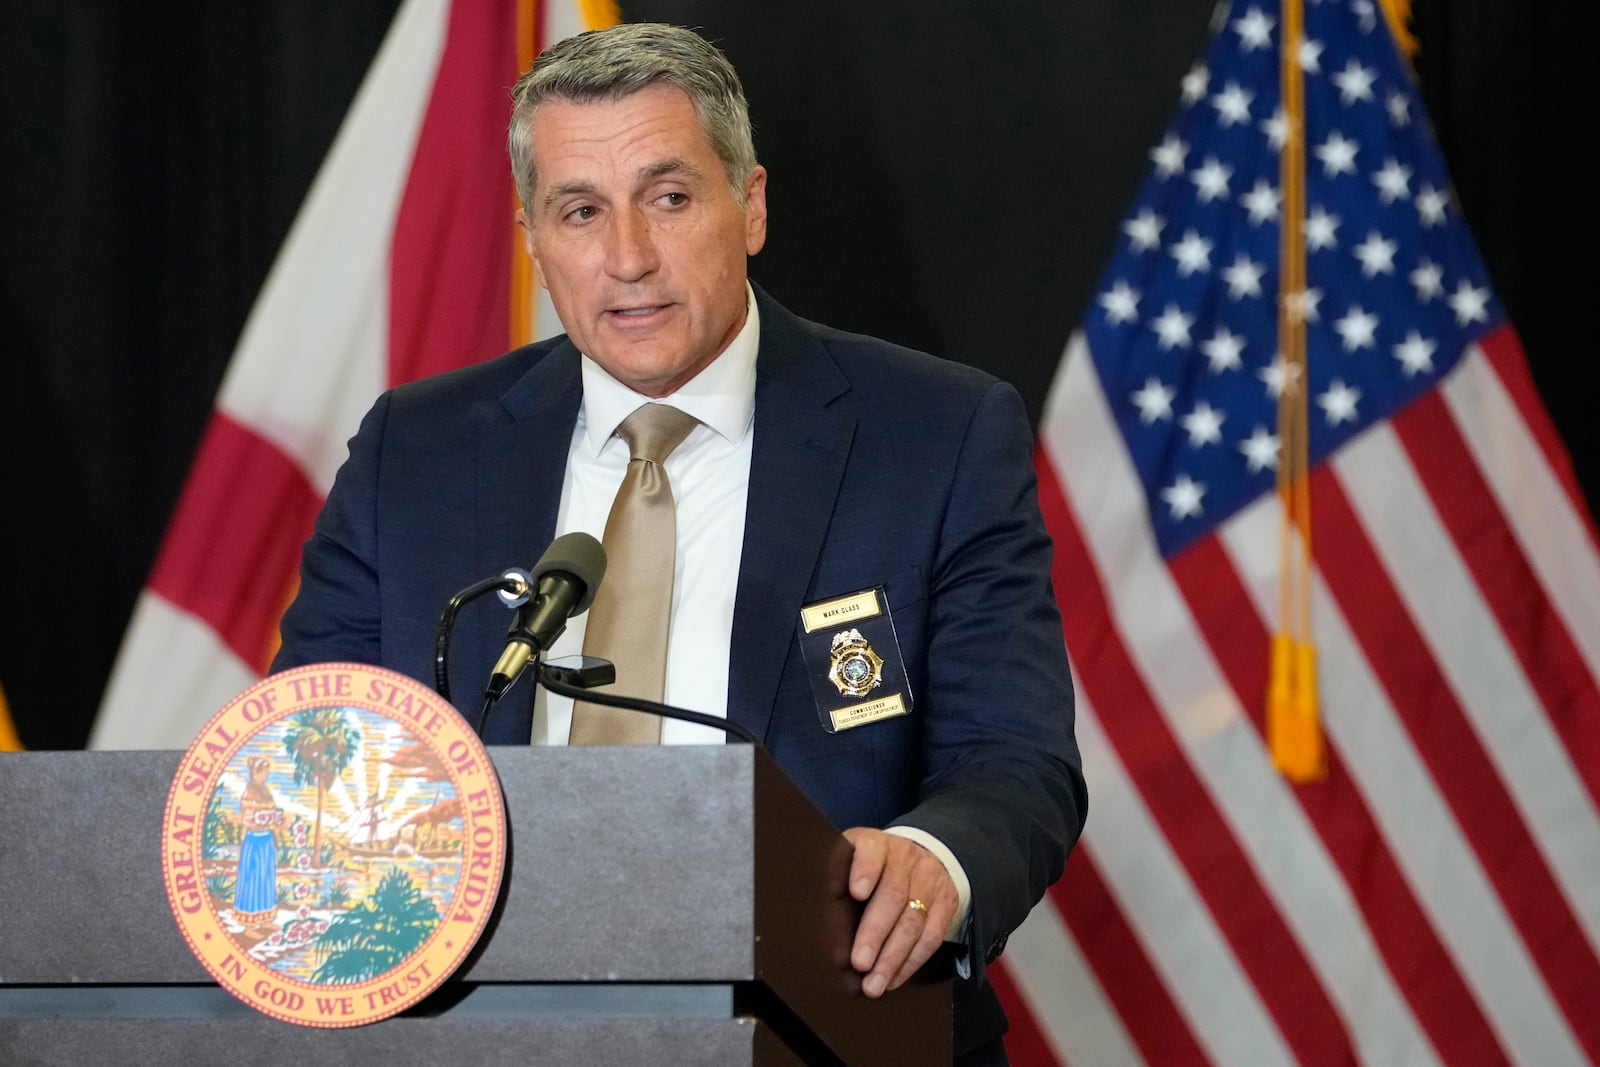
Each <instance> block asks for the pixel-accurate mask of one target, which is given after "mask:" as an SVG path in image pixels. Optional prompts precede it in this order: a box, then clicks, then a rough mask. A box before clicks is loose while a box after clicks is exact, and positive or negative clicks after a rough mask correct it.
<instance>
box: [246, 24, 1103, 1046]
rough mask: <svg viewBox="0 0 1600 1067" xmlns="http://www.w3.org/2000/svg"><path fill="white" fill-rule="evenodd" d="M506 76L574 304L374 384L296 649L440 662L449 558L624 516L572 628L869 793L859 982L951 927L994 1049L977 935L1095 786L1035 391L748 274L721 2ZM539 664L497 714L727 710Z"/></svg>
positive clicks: (542, 230)
mask: <svg viewBox="0 0 1600 1067" xmlns="http://www.w3.org/2000/svg"><path fill="white" fill-rule="evenodd" d="M513 95H514V108H513V116H512V124H511V136H510V145H511V155H512V169H513V172H514V174H515V177H516V180H517V188H518V193H519V195H520V198H521V202H522V210H521V211H519V212H518V213H517V221H518V224H519V225H520V226H521V228H522V230H523V233H524V234H525V236H526V243H527V248H528V254H529V255H530V256H531V257H532V259H533V264H534V268H535V273H536V275H537V277H538V280H539V283H540V284H541V285H543V286H544V287H545V288H546V289H548V290H549V293H550V297H551V300H552V302H553V303H554V305H555V307H556V310H557V312H558V314H559V315H560V318H561V323H562V325H563V326H564V327H565V328H566V331H567V332H566V335H565V336H564V337H560V338H556V339H554V340H551V341H545V342H541V343H538V344H534V345H530V346H528V347H525V348H522V349H519V350H517V351H514V352H511V353H509V354H507V355H505V356H502V357H500V358H499V359H496V360H491V361H489V362H487V363H483V364H480V365H477V366H474V367H470V368H466V369H464V370H460V371H456V372H453V373H450V374H445V375H441V376H439V377H436V378H432V379H428V380H425V381H421V382H417V383H414V384H411V385H406V386H402V387H400V388H398V389H395V390H393V391H391V392H390V393H388V394H386V395H385V396H383V397H382V398H381V399H380V400H379V401H378V403H377V404H376V405H375V406H374V408H373V409H372V411H371V412H370V413H369V414H368V415H367V417H366V418H365V420H364V421H363V423H362V426H361V429H360V432H359V433H358V434H357V435H356V437H355V438H354V439H353V440H352V441H351V443H350V458H349V460H348V461H347V462H346V464H345V466H344V467H343V469H342V470H341V471H340V473H339V476H338V479H337V482H336V484H335V485H334V488H333V491H332V492H331V493H330V495H329V497H328V500H327V503H326V505H325V507H324V508H323V511H322V514H321V516H320V517H319V519H318V521H317V527H316V531H315V533H314V534H313V536H312V537H311V539H310V540H309V541H308V542H307V544H306V546H305V556H304V563H303V566H302V575H301V588H300V593H299V596H298V598H297V599H296V601H295V603H294V604H293V606H292V607H291V608H290V610H289V612H288V614H287V615H286V616H285V618H284V622H283V648H282V652H281V653H280V655H279V657H278V659H277V661H276V663H275V664H274V669H275V670H281V669H284V668H287V667H291V666H295V665H298V664H302V663H313V662H320V661H328V660H353V661H357V662H366V663H375V664H381V665H383V666H387V667H391V668H393V669H396V670H399V671H402V672H404V673H406V674H409V675H411V676H412V677H415V678H417V679H420V680H424V681H427V680H431V678H432V655H433V646H434V625H435V620H436V619H437V617H438V615H439V612H440V609H441V607H442V606H443V605H444V603H445V602H446V601H447V600H448V599H449V597H450V596H451V595H452V594H453V593H455V592H456V591H457V590H459V589H461V588H463V587H464V586H466V585H468V584H470V583H472V582H473V581H476V580H478V579H480V578H482V577H484V576H486V575H492V574H496V573H498V572H500V571H502V570H504V569H505V568H506V567H508V566H512V565H524V566H525V565H527V563H528V562H529V561H531V560H532V559H533V558H535V557H537V556H538V554H539V553H540V552H541V551H542V550H543V547H544V546H545V545H546V544H548V543H549V542H550V540H551V539H552V538H553V537H555V536H557V535H559V534H563V533H566V532H569V531H574V530H585V531H589V532H592V533H595V534H596V535H599V533H600V532H601V531H602V530H603V531H604V533H605V538H604V542H605V547H606V551H607V555H608V558H609V560H610V566H609V573H608V574H607V576H606V578H605V580H604V582H602V584H601V586H600V591H599V595H598V598H597V599H596V601H595V603H594V605H593V607H592V608H591V609H590V611H589V612H588V615H587V616H579V617H578V618H575V619H573V620H572V624H571V625H570V626H569V628H568V631H567V633H565V634H564V635H563V636H562V638H561V639H560V641H559V642H557V644H556V645H555V647H554V648H553V649H552V650H551V652H552V655H559V654H562V653H565V652H578V651H580V650H581V651H584V652H586V653H589V654H596V655H603V656H605V658H608V659H612V660H613V661H615V662H616V664H617V668H618V681H617V683H616V684H615V685H614V686H612V687H611V689H612V691H615V692H618V693H621V694H625V695H630V696H643V697H646V698H649V699H654V700H665V701H666V702H667V703H669V704H674V705H677V706H681V707H687V708H691V709H694V710H697V711H702V712H707V713H711V714H715V715H718V716H727V717H731V718H732V719H733V720H735V721H737V722H739V723H740V724H742V725H744V726H745V727H747V728H749V729H750V730H751V731H752V732H753V733H754V734H755V735H756V736H758V737H760V738H761V739H762V742H763V744H764V745H765V746H766V747H767V749H768V750H769V751H770V752H771V754H772V756H773V757H774V758H775V759H776V760H777V761H778V763H779V764H780V765H781V766H782V767H783V768H784V769H785V771H786V772H787V773H788V774H789V775H790V777H792V778H793V779H794V780H795V782H796V783H797V784H798V785H799V786H800V787H801V788H802V789H804V790H805V791H806V793H807V794H808V795H809V796H810V797H811V798H812V800H813V801H814V802H815V803H816V804H817V805H818V806H819V807H820V808H821V809H822V810H823V811H824V812H825V813H826V814H827V815H828V816H829V818H831V819H832V820H833V821H834V824H835V825H837V826H843V827H850V829H848V830H846V831H845V834H846V836H847V837H848V838H849V839H850V841H851V842H852V843H853V844H854V846H855V859H854V862H853V865H852V868H851V871H850V890H851V893H852V894H853V895H854V896H855V897H856V898H857V899H859V900H864V901H866V902H867V904H866V908H865V911H864V914H863V917H862V919H861V922H860V925H859V927H858V929H857V933H856V939H855V944H854V946H853V950H852V957H851V962H852V963H853V964H854V966H855V967H856V969H857V970H859V971H860V972H862V974H863V981H862V988H863V992H864V993H865V994H866V995H867V996H871V997H876V996H880V995H882V993H883V992H884V991H885V990H886V989H892V988H894V987H895V986H897V985H899V984H900V983H901V982H903V981H905V980H906V979H907V978H908V977H909V976H910V975H911V974H912V973H913V972H914V971H915V970H916V969H917V968H918V967H919V966H920V965H921V964H922V963H923V962H924V961H925V960H927V959H928V957H929V956H930V955H931V954H932V953H933V952H934V950H935V949H937V947H938V946H939V944H940V942H941V941H942V940H946V939H948V940H951V941H955V942H958V943H960V944H962V945H964V946H965V952H964V953H963V959H964V965H963V970H966V971H967V972H968V974H969V977H967V978H965V979H963V980H962V981H959V982H958V983H957V996H956V1035H955V1047H956V1050H957V1054H958V1055H957V1058H958V1060H960V1061H962V1062H971V1063H984V1062H998V1063H1003V1062H1005V1060H1004V1051H1003V1048H1002V1046H1001V1043H1000V1034H1001V1032H1002V1031H1003V1029H1004V1021H1003V1017H1002V1016H1001V1013H1000V1011H999V1006H998V1002H997V1001H996V999H995V997H994V995H993V993H992V991H991V990H990V989H989V987H988V986H987V984H985V983H984V981H983V968H984V965H985V964H986V963H987V962H989V961H991V960H992V959H993V958H994V957H995V956H996V955H998V953H999V951H1000V949H1001V947H1002V946H1003V945H1004V942H1005V939H1006V935H1007V934H1008V933H1009V932H1010V931H1011V930H1012V929H1014V928H1015V927H1016V926H1017V925H1018V924H1019V923H1020V922H1021V921H1022V920H1023V918H1024V917H1025V916H1026V914H1027V912H1028V909H1029V908H1030V907H1032V905H1033V904H1034V903H1035V902H1036V901H1037V900H1038V899H1039V898H1040V896H1041V895H1042V894H1043V893H1044V891H1045V889H1046V888H1047V886H1048V885H1049V884H1050V883H1051V882H1052V881H1054V880H1055V879H1056V878H1057V877H1059V875H1060V873H1061V869H1062V864H1063V863H1064V862H1065V859H1066V855H1067V852H1068V851H1069V850H1070V848H1071V847H1072V844H1073V843H1074V842H1075V841H1076V839H1077V835H1078V832H1079V829H1080V828H1081V826H1082V822H1083V817H1084V810H1085V791H1084V784H1083V776H1082V772H1081V768H1080V762H1079V756H1078V751H1077V746H1076V743H1075V741H1074V739H1073V715H1072V688H1071V680H1070V677H1069V674H1068V670H1067V663H1066V655H1065V651H1064V649H1063V643H1062V636H1061V624H1060V619H1059V616H1058V614H1057V610H1056V607H1055V600H1054V598H1053V596H1052V593H1051V587H1050V553H1051V547H1050V541H1049V536H1048V534H1047V533H1046V531H1045V529H1044V526H1043V523H1042V521H1041V519H1040V516H1039V510H1038V505H1037V501H1036V498H1035V486H1034V477H1033V468H1032V464H1031V452H1032V435H1031V431H1030V428H1029V426H1028V423H1027V419H1026V416H1025V413H1024V411H1023V407H1022V404H1021V402H1020V400H1019V398H1018V397H1017V395H1016V392H1015V391H1014V390H1013V389H1012V388H1011V387H1010V386H1008V385H1006V384H1003V383H1000V382H997V381H995V380H994V379H992V378H990V377H988V376H987V375H985V374H982V373H980V372H978V371H976V370H973V369H971V368H967V367H962V366H959V365H957V364H953V363H947V362H943V361H941V360H937V359H934V358H932V357H930V356H926V355H922V354H920V353H914V352H910V351H907V350H905V349H901V348H898V347H895V346H893V345H890V344H887V343H885V342H882V341H878V340H874V339H872V338H867V337H861V336H857V335H852V334H845V333H841V332H838V331H835V330H831V329H828V328H826V327H822V326H819V325H816V324H814V323H810V322H806V321H804V320H802V319H799V318H797V317H796V316H794V315H792V314H790V313H789V312H788V311H786V310H784V309H783V308H782V307H781V306H779V305H778V304H777V303H776V302H774V301H773V300H772V299H771V298H770V297H768V296H766V294H764V293H762V292H761V291H760V290H758V289H755V288H754V287H752V286H751V285H750V284H749V283H748V281H747V280H746V266H747V264H746V260H747V257H748V256H751V255H754V254H755V253H757V252H758V251H760V249H761V247H762V245H763V243H764V242H765V239H766V219H767V202H766V178H767V176H766V171H765V170H764V169H763V168H762V167H760V166H759V165H757V163H756V159H755V150H754V147H753V144H752V140H751V132H750V122H749V116H748V112H747V109H746V104H745V99H744V94H743V89H742V88H741V86H740V84H739V80H738V76H737V75H736V74H735V72H734V70H733V68H732V66H731V65H730V64H729V63H728V62H727V60H726V59H725V58H724V57H723V55H722V54H721V53H720V52H719V51H718V50H717V49H715V48H714V47H712V46H711V45H710V44H708V43H707V42H705V41H704V40H703V39H701V38H700V37H699V36H698V35H696V34H694V33H692V32H690V31H688V30H683V29H677V28H674V27H667V26H652V25H640V24H635V25H623V26H619V27H616V28H614V29H611V30H604V31H597V32H594V33H588V34H582V35H580V36H577V37H573V38H568V39H566V40H564V41H562V42H560V43H558V44H556V45H554V46H552V47H551V48H550V49H548V50H547V51H546V52H544V53H543V54H542V55H541V56H540V57H539V58H538V59H537V60H536V61H535V62H534V64H533V66H532V68H531V69H530V70H529V72H528V73H527V74H525V75H523V77H522V78H521V79H520V80H519V81H518V83H517V86H516V88H515V90H514V94H513ZM484 192H485V195H491V194H492V192H493V190H485V191H484ZM497 614H498V613H496V612H493V611H490V610H482V611H478V612H476V613H467V614H464V615H463V623H462V626H461V629H460V631H459V632H458V635H457V638H456V642H455V649H456V653H455V664H454V666H455V674H456V676H458V677H468V678H473V679H474V680H476V679H480V678H482V679H486V678H487V677H488V675H489V671H490V667H491V665H492V664H493V662H494V660H495V657H496V655H497V654H498V653H499V651H500V649H501V648H502V646H503V645H504V643H505V637H504V630H505V625H506V622H507V619H506V618H505V617H504V615H503V614H501V615H499V617H495V616H496V615H497ZM832 616H837V617H838V618H839V619H841V620H844V621H840V622H838V623H837V625H834V624H831V623H830V622H829V619H830V617H832ZM813 631H814V632H813ZM532 689H533V686H531V685H529V686H524V687H520V688H519V689H514V690H512V692H511V694H510V695H509V696H508V698H507V700H506V702H505V703H504V704H503V705H502V706H501V707H500V708H499V709H498V710H497V711H496V713H495V717H494V718H493V719H492V720H491V721H490V724H489V727H488V729H487V731H486V737H485V740H486V741H489V742H491V743H499V744H526V743H529V742H530V741H532V742H534V743H544V744H566V743H569V742H570V743H573V744H580V743H592V744H610V743H645V744H649V743H663V742H664V743H685V742H705V741H716V740H720V739H721V738H720V735H718V734H716V733H715V732H714V731H709V730H706V728H704V727H695V726H691V725H685V724H680V723H676V722H668V724H667V727H666V729H665V730H663V729H662V728H661V726H660V725H659V720H656V719H653V718H650V717H647V716H643V715H638V714H635V713H632V712H625V711H612V710H611V709H601V708H598V707H596V706H593V705H588V704H581V703H580V704H579V706H578V707H576V708H574V707H573V706H572V704H571V702H570V701H565V700H561V699H558V698H555V697H546V696H545V695H544V694H541V695H540V696H539V697H538V699H537V700H535V699H534V698H533V695H532V693H531V690H532ZM512 698H515V699H512ZM680 731H681V732H680ZM697 731H703V734H704V736H702V735H701V734H699V733H697Z"/></svg>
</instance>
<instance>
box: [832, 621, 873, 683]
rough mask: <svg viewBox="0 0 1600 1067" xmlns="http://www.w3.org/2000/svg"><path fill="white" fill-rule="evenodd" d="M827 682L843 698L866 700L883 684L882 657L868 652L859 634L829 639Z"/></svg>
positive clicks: (843, 633)
mask: <svg viewBox="0 0 1600 1067" xmlns="http://www.w3.org/2000/svg"><path fill="white" fill-rule="evenodd" d="M831 655H832V662H831V663H830V664H829V666H828V681H830V682H832V683H833V684H834V685H835V686H836V687H837V688H838V690H839V692H840V693H842V694H843V695H845V696H851V697H859V696H866V695H867V694H868V693H870V692H872V691H873V690H874V689H876V688H878V684H879V683H880V682H882V681H883V657H881V656H879V655H878V654H877V653H876V652H874V651H872V646H871V645H869V644H867V639H866V638H864V637H862V636H861V631H860V630H840V631H839V632H838V633H836V634H834V635H833V647H832V649H831Z"/></svg>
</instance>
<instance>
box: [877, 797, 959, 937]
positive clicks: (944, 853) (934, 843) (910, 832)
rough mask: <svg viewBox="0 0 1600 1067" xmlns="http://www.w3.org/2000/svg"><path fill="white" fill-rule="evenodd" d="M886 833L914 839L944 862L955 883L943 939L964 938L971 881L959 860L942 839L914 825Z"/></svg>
mask: <svg viewBox="0 0 1600 1067" xmlns="http://www.w3.org/2000/svg"><path fill="white" fill-rule="evenodd" d="M884 833H886V834H894V835H895V836H896V837H903V838H905V839H906V840H907V841H915V842H916V843H917V844H919V845H921V846H922V847H923V848H925V849H927V850H928V851H929V852H932V853H933V854H934V855H935V856H937V857H938V858H939V862H940V863H942V864H944V869H945V871H946V872H947V873H948V874H949V875H950V880H951V881H952V882H954V883H955V884H956V913H955V916H954V917H953V918H952V919H951V920H950V925H949V926H948V927H947V928H946V929H945V932H944V939H945V940H946V941H954V942H957V943H960V942H963V941H965V940H966V938H965V933H966V928H967V912H968V911H970V910H971V909H972V883H971V882H969V881H968V880H967V872H966V871H964V870H962V869H961V862H960V861H959V860H957V859H956V855H955V853H954V852H951V851H950V850H949V849H948V848H946V847H945V844H944V842H943V841H940V840H939V839H938V838H937V837H934V836H933V835H932V834H930V833H928V831H926V830H919V829H917V828H916V827H915V826H891V827H889V828H887V829H886V830H884Z"/></svg>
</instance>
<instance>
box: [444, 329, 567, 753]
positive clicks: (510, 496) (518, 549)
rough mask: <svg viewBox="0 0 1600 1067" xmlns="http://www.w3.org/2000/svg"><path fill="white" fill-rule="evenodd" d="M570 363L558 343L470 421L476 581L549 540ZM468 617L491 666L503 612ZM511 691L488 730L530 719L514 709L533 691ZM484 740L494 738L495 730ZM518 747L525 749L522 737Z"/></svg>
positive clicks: (534, 553) (475, 643)
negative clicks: (476, 429)
mask: <svg viewBox="0 0 1600 1067" xmlns="http://www.w3.org/2000/svg"><path fill="white" fill-rule="evenodd" d="M578 358H579V357H578V351H577V349H576V348H574V347H573V346H572V345H571V344H570V343H569V342H567V341H565V340H562V341H561V342H559V343H558V344H557V345H556V347H555V348H554V349H553V350H552V351H551V352H550V353H549V354H548V355H546V356H545V357H544V358H543V359H540V360H539V361H538V362H537V363H535V364H534V365H533V367H532V368H530V369H529V371H528V372H527V373H526V374H524V375H523V376H522V377H521V378H519V379H518V380H517V382H516V384H514V385H513V386H512V387H511V388H510V389H509V390H507V391H506V392H505V394H504V395H502V396H501V397H499V398H498V400H496V401H491V402H489V403H486V404H484V405H483V406H482V407H481V408H480V409H479V410H478V411H477V412H476V414H475V417H476V418H478V419H479V420H480V421H481V423H482V425H481V427H480V429H481V432H480V433H478V434H477V438H478V463H477V465H476V469H477V472H478V485H477V514H476V516H475V518H476V522H477V550H476V551H477V573H478V575H479V576H480V577H485V578H486V577H488V576H489V575H491V574H496V573H498V572H500V571H502V570H504V569H505V568H507V567H510V566H521V567H531V566H532V565H533V564H534V563H535V562H536V561H537V559H538V557H539V555H540V553H542V552H543V551H544V550H545V547H546V546H548V545H549V544H550V541H551V539H552V538H553V537H554V536H555V529H556V512H557V511H558V510H559V509H560V506H561V483H562V478H563V474H564V472H565V470H566V465H567V450H568V448H569V447H570V445H571V443H572V427H573V424H574V423H575V421H576V420H577V417H578V401H579V399H580V398H581V397H582V394H583V383H582V378H581V375H580V373H579V369H578ZM463 615H464V616H466V615H467V613H465V612H464V613H463ZM470 617H471V619H472V620H473V621H474V626H473V629H472V630H471V631H469V632H470V634H471V638H472V647H473V649H475V650H478V654H479V655H480V656H481V655H484V654H485V653H487V655H488V657H489V660H490V661H491V662H492V661H493V658H494V656H495V655H497V654H498V653H499V651H500V648H501V646H502V645H503V644H504V643H505V629H506V625H507V624H508V622H509V621H510V620H509V619H508V618H507V617H506V616H505V614H504V613H503V612H496V611H489V610H478V611H474V612H472V613H471V614H470ZM463 658H465V657H463ZM518 689H519V690H521V691H522V692H521V694H520V695H519V694H518V693H516V692H513V693H512V694H511V697H508V704H509V705H511V706H507V707H503V708H501V709H500V710H499V711H497V712H496V713H495V715H496V723H495V725H508V724H505V723H502V722H501V721H500V720H501V719H502V717H506V718H517V717H522V718H525V717H526V716H527V715H530V714H531V708H532V706H531V704H530V705H529V707H528V708H527V709H522V708H521V705H522V704H523V703H524V702H525V700H526V698H527V694H528V693H531V692H532V690H533V687H532V686H531V685H527V686H520V685H519V686H518ZM462 698H463V699H466V698H467V694H462ZM511 698H515V701H514V703H513V701H512V699H511ZM491 733H493V734H494V735H495V736H497V737H498V736H499V735H500V731H497V730H491ZM522 740H523V742H524V743H526V730H524V731H523V738H522Z"/></svg>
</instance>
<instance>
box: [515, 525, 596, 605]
mask: <svg viewBox="0 0 1600 1067" xmlns="http://www.w3.org/2000/svg"><path fill="white" fill-rule="evenodd" d="M551 574H561V575H564V576H566V577H567V578H569V579H571V580H572V581H574V582H576V583H577V584H579V585H581V586H582V587H583V595H582V596H581V597H580V598H579V600H578V604H577V606H576V607H575V608H573V609H572V614H574V615H578V614H581V613H582V612H585V611H588V610H589V605H590V604H592V603H593V602H594V594H595V592H596V590H598V589H599V588H600V579H602V578H604V577H605V576H606V550H605V549H604V548H602V547H600V542H599V541H596V540H595V539H594V536H593V535H592V534H586V533H584V532H582V531H581V530H579V531H574V532H572V533H569V534H562V535H561V536H560V537H558V538H556V539H555V540H554V541H552V542H550V547H549V548H547V549H545V551H544V555H542V556H540V557H539V562H538V563H535V564H534V565H533V581H534V584H535V585H537V584H538V583H539V581H540V580H541V579H542V578H544V577H545V576H546V575H551Z"/></svg>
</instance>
